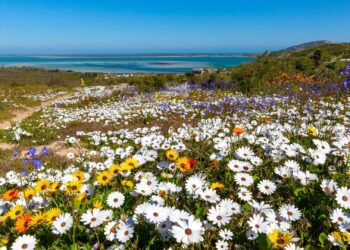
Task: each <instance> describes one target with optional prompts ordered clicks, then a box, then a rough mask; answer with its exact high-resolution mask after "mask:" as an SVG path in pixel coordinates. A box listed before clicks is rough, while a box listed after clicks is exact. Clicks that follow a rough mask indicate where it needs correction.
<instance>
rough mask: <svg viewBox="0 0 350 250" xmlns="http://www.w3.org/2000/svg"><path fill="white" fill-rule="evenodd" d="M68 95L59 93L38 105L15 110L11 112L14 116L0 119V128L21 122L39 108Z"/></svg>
mask: <svg viewBox="0 0 350 250" xmlns="http://www.w3.org/2000/svg"><path fill="white" fill-rule="evenodd" d="M69 96H71V94H65V95H60V96H58V97H56V98H54V99H51V100H48V101H44V102H42V103H41V105H40V106H35V107H30V108H27V109H25V110H17V111H15V112H13V114H14V116H15V117H13V118H11V119H9V120H6V121H0V129H5V128H7V127H9V126H11V124H12V123H16V122H21V121H22V120H24V119H26V118H27V117H29V116H31V115H32V114H33V113H35V112H37V111H39V110H40V109H43V108H46V107H48V106H51V105H53V104H54V103H55V102H58V101H61V100H63V99H64V98H67V97H69Z"/></svg>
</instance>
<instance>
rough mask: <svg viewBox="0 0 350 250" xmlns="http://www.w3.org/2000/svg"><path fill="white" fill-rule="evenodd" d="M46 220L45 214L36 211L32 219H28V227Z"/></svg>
mask: <svg viewBox="0 0 350 250" xmlns="http://www.w3.org/2000/svg"><path fill="white" fill-rule="evenodd" d="M45 221H46V218H45V214H43V213H41V212H39V213H36V214H35V215H34V216H33V217H32V219H31V220H30V222H29V226H30V227H33V226H37V225H39V224H41V223H43V222H45Z"/></svg>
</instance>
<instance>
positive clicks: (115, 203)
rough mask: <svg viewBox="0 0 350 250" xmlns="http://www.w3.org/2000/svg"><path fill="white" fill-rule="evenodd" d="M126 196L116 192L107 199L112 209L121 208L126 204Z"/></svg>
mask: <svg viewBox="0 0 350 250" xmlns="http://www.w3.org/2000/svg"><path fill="white" fill-rule="evenodd" d="M124 200H125V196H124V195H123V194H122V193H120V192H118V191H114V192H112V193H110V194H109V195H108V197H107V204H108V206H110V207H112V208H119V207H121V206H122V205H123V204H124Z"/></svg>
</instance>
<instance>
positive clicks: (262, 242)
mask: <svg viewBox="0 0 350 250" xmlns="http://www.w3.org/2000/svg"><path fill="white" fill-rule="evenodd" d="M258 249H259V250H272V249H273V246H272V244H271V242H270V241H269V239H268V238H267V236H266V234H260V235H259V237H258Z"/></svg>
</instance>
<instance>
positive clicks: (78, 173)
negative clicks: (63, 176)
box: [72, 171, 85, 182]
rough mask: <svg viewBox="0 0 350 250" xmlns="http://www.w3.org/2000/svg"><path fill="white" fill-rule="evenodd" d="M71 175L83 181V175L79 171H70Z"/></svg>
mask: <svg viewBox="0 0 350 250" xmlns="http://www.w3.org/2000/svg"><path fill="white" fill-rule="evenodd" d="M72 176H74V177H76V178H77V179H78V181H81V182H83V181H84V179H85V175H84V173H83V172H81V171H76V172H74V173H72Z"/></svg>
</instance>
